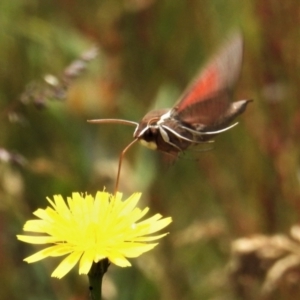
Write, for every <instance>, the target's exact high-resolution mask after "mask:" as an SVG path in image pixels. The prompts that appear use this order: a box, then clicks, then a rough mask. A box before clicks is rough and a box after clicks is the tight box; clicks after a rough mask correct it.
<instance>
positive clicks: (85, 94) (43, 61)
mask: <svg viewBox="0 0 300 300" xmlns="http://www.w3.org/2000/svg"><path fill="white" fill-rule="evenodd" d="M299 21H300V10H299V3H298V1H295V0H285V1H279V0H251V1H250V0H244V1H234V0H187V1H174V0H160V1H158V0H122V1H121V0H102V1H96V0H90V1H83V0H77V1H72V0H60V1H57V0H52V1H50V0H44V1H38V0H26V1H22V0H14V1H9V0H2V1H1V2H0V108H1V110H0V116H1V118H0V128H1V130H0V229H1V235H0V282H1V290H0V299H4V300H5V299H10V300H13V299H16V300H18V299H30V300H35V299H39V300H40V299H45V300H52V299H53V300H54V299H59V300H62V299H64V300H66V299H70V300H71V299H72V300H75V299H76V300H79V299H80V300H81V299H88V283H87V278H86V277H85V276H79V275H78V273H77V269H76V270H75V269H74V270H72V272H70V273H69V274H68V275H67V276H66V277H65V278H63V279H62V280H58V279H53V278H51V277H50V274H51V272H52V270H53V269H54V268H55V266H56V265H57V264H58V262H59V261H60V259H54V258H53V259H48V260H45V261H42V262H39V263H35V264H30V265H29V264H27V263H25V262H23V261H22V260H23V258H25V257H26V256H28V255H30V254H31V253H33V252H35V251H37V250H38V249H41V248H42V247H33V246H32V245H28V244H24V243H21V242H19V241H17V240H16V237H15V236H16V234H20V233H22V226H23V225H24V223H25V221H26V220H28V219H31V218H33V215H32V212H33V211H34V210H36V209H37V208H39V207H42V208H45V207H46V205H47V202H46V197H47V196H49V197H51V196H52V195H54V194H62V195H63V196H65V197H66V196H69V195H70V194H71V193H72V192H73V191H80V192H86V191H87V192H89V193H95V192H96V191H97V190H103V188H104V187H106V189H107V190H108V191H110V192H112V191H113V187H114V183H115V177H116V170H117V163H118V156H119V153H120V151H121V150H122V149H123V148H124V147H125V146H126V145H127V144H128V143H129V142H130V141H131V140H132V133H133V128H132V127H127V126H122V125H110V124H109V125H108V124H105V125H93V124H88V123H87V122H86V121H87V120H88V119H93V118H122V119H128V120H133V121H139V120H140V119H141V118H142V117H143V116H144V114H145V113H146V112H147V111H149V110H150V109H153V108H163V107H170V106H172V104H173V103H175V101H176V99H177V97H178V96H179V95H180V94H181V92H182V91H183V89H184V88H185V87H186V85H187V84H188V83H189V81H190V80H191V79H192V77H193V75H194V73H195V72H196V71H197V70H198V69H199V67H200V66H201V65H202V64H203V63H204V62H205V61H206V60H207V59H208V58H209V57H210V56H211V55H212V54H213V53H214V51H215V50H216V49H217V48H218V47H219V46H220V45H221V44H222V43H223V41H224V40H225V39H226V38H227V37H228V35H229V34H230V32H231V31H232V30H234V29H235V28H241V30H242V31H243V33H244V38H245V51H244V63H243V69H242V74H241V79H240V81H239V83H238V85H237V88H236V92H235V99H247V98H252V99H254V102H253V103H251V104H250V105H249V107H248V109H247V111H246V112H245V113H244V114H243V115H242V116H241V117H239V125H238V126H237V127H235V128H234V129H232V130H230V131H228V132H226V133H224V134H222V135H220V136H218V137H217V139H216V142H215V144H214V149H213V150H212V151H207V152H202V153H200V154H199V155H198V159H197V160H189V159H184V158H183V159H179V160H178V161H177V162H176V164H174V165H172V166H170V167H168V166H166V164H164V162H163V158H162V156H161V154H160V153H157V152H154V151H151V150H148V149H146V148H143V147H142V146H140V145H135V146H134V147H133V148H131V149H130V150H129V152H128V153H127V155H126V157H125V161H124V163H123V169H122V174H121V183H120V191H122V192H123V193H124V197H127V196H129V195H130V194H131V193H133V192H135V191H141V192H142V193H143V203H142V205H143V206H144V205H147V206H150V208H151V212H152V213H157V212H160V213H162V214H163V215H165V216H169V215H171V216H172V217H173V220H174V222H173V224H172V226H171V227H170V228H169V230H170V235H169V236H168V237H167V238H166V239H164V241H162V242H161V243H160V245H159V246H158V247H157V248H156V249H155V250H154V251H152V252H149V253H147V254H145V255H143V256H142V257H140V258H138V259H133V260H132V264H133V267H132V268H126V269H121V268H118V267H115V266H111V267H110V268H109V270H108V273H107V274H106V276H105V278H104V287H103V289H104V298H105V299H119V300H127V299H128V300H134V299H142V300H150V299H151V300H152V299H162V300H166V299H167V300H169V299H172V300H179V299H180V300H181V299H184V300H190V299H203V300H206V299H209V300H231V299H233V300H234V299H297V298H298V299H299V297H300V291H299V286H300V271H299V262H300V258H299V253H300V243H299V239H297V237H299V235H297V234H298V233H299V232H298V231H297V227H293V228H294V231H293V237H289V231H290V228H291V227H292V226H294V225H295V224H297V222H298V220H299V216H300V162H299V160H300V150H299V146H300V138H299V132H300V110H299V108H300V90H299V83H300V81H299V79H300V75H299V74H300V22H299ZM95 45H96V46H98V47H99V55H98V56H97V57H96V58H95V59H92V60H91V61H90V62H87V63H86V69H85V70H84V71H83V72H81V73H80V74H78V75H79V76H78V78H75V79H73V77H75V75H76V74H75V75H74V76H73V75H72V76H70V77H71V82H68V83H67V88H66V97H64V95H63V92H64V91H65V89H64V87H62V88H61V89H58V94H57V93H55V91H54V88H53V86H52V87H51V86H50V85H47V84H46V83H45V82H44V81H43V77H44V76H45V75H47V74H52V75H54V76H57V78H58V79H59V80H64V78H65V77H64V76H66V75H63V74H66V68H67V67H68V66H70V64H71V63H72V62H74V61H76V59H78V58H79V57H80V56H81V55H83V53H85V52H86V51H88V50H89V49H91V47H93V46H95ZM81 62H82V61H81ZM75 73H76V72H75ZM47 78H49V76H48V77H47ZM56 92H57V91H56ZM57 98H61V99H57ZM278 234H281V235H280V236H279V235H278ZM274 235H276V236H275V237H277V239H272V237H274ZM289 258H290V260H289ZM291 258H293V259H294V260H292V261H293V262H294V263H291ZM280 267H281V268H280Z"/></svg>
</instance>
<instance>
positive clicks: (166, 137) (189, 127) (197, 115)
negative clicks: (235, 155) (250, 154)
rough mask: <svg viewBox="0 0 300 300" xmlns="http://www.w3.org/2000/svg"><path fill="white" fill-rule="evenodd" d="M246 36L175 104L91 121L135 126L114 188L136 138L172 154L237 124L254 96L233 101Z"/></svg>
mask: <svg viewBox="0 0 300 300" xmlns="http://www.w3.org/2000/svg"><path fill="white" fill-rule="evenodd" d="M242 58H243V38H242V35H241V34H240V33H238V32H237V33H235V34H234V35H232V36H231V38H230V39H228V40H227V42H226V43H225V44H224V45H223V47H221V49H220V50H219V51H218V52H217V53H216V54H215V55H214V56H213V57H212V59H211V60H210V61H209V62H208V63H207V64H206V66H205V67H204V68H203V69H202V71H200V72H199V73H198V75H197V76H196V77H195V79H194V80H193V81H192V83H191V84H190V86H189V87H188V88H187V89H186V91H185V92H184V93H183V94H182V96H181V97H180V98H179V100H178V101H177V102H176V103H175V105H174V106H173V107H172V108H164V109H158V110H153V111H150V112H148V113H147V114H146V115H145V116H144V117H143V118H142V120H141V121H140V122H139V123H137V122H133V121H128V120H121V119H97V120H90V121H89V122H91V123H100V124H101V123H119V124H125V125H132V126H135V127H136V128H135V131H134V133H133V141H132V142H131V143H130V144H129V145H127V146H126V147H125V149H124V150H123V151H122V153H121V155H120V159H119V166H118V174H117V179H116V187H115V192H116V191H117V188H118V183H119V177H120V170H121V164H122V160H123V157H124V154H125V152H126V151H127V150H128V148H130V147H131V146H132V145H133V144H134V143H135V142H136V141H139V142H140V143H141V144H142V145H144V146H146V147H148V148H150V149H153V150H158V151H160V152H163V153H165V154H167V155H169V156H171V157H173V158H177V156H178V155H179V154H181V153H182V152H184V151H185V150H187V149H188V148H190V147H192V146H195V145H199V144H201V143H207V142H209V141H211V140H212V138H213V137H214V136H216V135H217V134H219V133H222V132H224V131H227V130H229V129H230V128H232V127H234V126H235V125H236V124H237V123H235V124H233V125H232V124H231V123H232V121H233V120H234V119H235V118H236V117H237V116H238V115H240V114H241V113H243V112H244V111H245V109H246V107H247V104H248V103H249V102H250V101H252V100H249V99H247V100H239V101H236V102H231V101H230V100H231V94H232V90H233V87H234V85H235V83H236V81H237V79H238V77H239V75H240V70H241V65H242Z"/></svg>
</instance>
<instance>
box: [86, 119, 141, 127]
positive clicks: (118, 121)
mask: <svg viewBox="0 0 300 300" xmlns="http://www.w3.org/2000/svg"><path fill="white" fill-rule="evenodd" d="M88 122H89V123H95V124H105V123H107V124H108V123H110V124H123V125H130V126H138V125H139V123H137V122H134V121H129V120H122V119H95V120H88Z"/></svg>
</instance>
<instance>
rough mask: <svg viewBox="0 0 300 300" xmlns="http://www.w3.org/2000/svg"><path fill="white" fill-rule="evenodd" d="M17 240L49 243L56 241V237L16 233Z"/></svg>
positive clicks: (31, 242)
mask: <svg viewBox="0 0 300 300" xmlns="http://www.w3.org/2000/svg"><path fill="white" fill-rule="evenodd" d="M17 238H18V240H20V241H22V242H25V243H30V244H49V243H55V242H57V238H56V237H53V236H30V235H17Z"/></svg>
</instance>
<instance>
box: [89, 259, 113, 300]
mask: <svg viewBox="0 0 300 300" xmlns="http://www.w3.org/2000/svg"><path fill="white" fill-rule="evenodd" d="M108 267H109V261H108V259H107V258H105V259H103V260H100V261H99V262H97V263H95V262H94V263H93V264H92V267H91V270H90V271H89V273H88V277H89V283H90V287H89V289H90V297H91V300H101V294H102V293H101V291H102V278H103V275H104V274H105V272H106V271H107V269H108Z"/></svg>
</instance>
